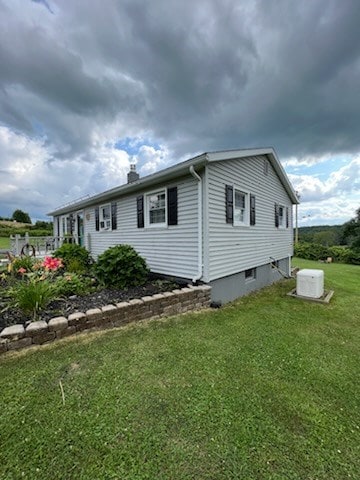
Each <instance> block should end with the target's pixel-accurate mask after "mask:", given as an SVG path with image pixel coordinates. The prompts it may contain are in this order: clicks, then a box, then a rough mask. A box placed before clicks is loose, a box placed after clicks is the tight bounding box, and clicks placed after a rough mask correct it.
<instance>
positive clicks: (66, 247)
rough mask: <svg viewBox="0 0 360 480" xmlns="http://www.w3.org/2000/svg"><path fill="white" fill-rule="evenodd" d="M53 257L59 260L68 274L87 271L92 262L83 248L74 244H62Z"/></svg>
mask: <svg viewBox="0 0 360 480" xmlns="http://www.w3.org/2000/svg"><path fill="white" fill-rule="evenodd" d="M53 256H54V257H58V258H61V259H62V261H63V264H64V266H65V269H66V270H67V271H68V272H75V273H80V272H83V271H85V270H87V269H88V268H89V266H90V264H91V262H92V259H91V256H90V254H89V252H88V251H87V250H86V248H85V247H81V246H80V245H78V244H76V243H64V244H63V245H62V246H61V247H60V248H58V249H57V250H55V252H54V253H53Z"/></svg>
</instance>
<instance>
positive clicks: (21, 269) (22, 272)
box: [18, 267, 26, 275]
mask: <svg viewBox="0 0 360 480" xmlns="http://www.w3.org/2000/svg"><path fill="white" fill-rule="evenodd" d="M18 273H21V275H24V273H26V268H24V267H20V268H19V270H18Z"/></svg>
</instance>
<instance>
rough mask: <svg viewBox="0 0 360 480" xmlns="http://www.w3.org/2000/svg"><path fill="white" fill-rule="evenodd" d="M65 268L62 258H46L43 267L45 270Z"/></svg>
mask: <svg viewBox="0 0 360 480" xmlns="http://www.w3.org/2000/svg"><path fill="white" fill-rule="evenodd" d="M62 266H63V264H62V262H61V258H53V257H45V259H44V261H43V267H44V268H45V270H53V271H55V270H57V269H58V268H61V267H62Z"/></svg>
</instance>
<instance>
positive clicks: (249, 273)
mask: <svg viewBox="0 0 360 480" xmlns="http://www.w3.org/2000/svg"><path fill="white" fill-rule="evenodd" d="M255 278H256V268H249V269H248V270H245V281H246V282H250V281H251V280H255Z"/></svg>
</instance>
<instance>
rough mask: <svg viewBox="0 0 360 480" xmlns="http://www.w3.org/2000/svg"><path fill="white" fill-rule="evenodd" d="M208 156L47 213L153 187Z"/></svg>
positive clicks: (71, 208)
mask: <svg viewBox="0 0 360 480" xmlns="http://www.w3.org/2000/svg"><path fill="white" fill-rule="evenodd" d="M207 161H208V158H207V154H205V153H203V154H201V155H199V156H197V157H194V158H191V159H189V160H186V161H185V162H182V163H179V164H176V165H173V166H171V167H168V168H166V169H165V170H161V171H160V172H156V173H152V174H151V175H147V176H146V177H142V178H140V179H139V180H136V181H135V182H132V183H126V184H123V185H120V186H117V187H115V188H112V189H110V190H107V191H106V192H102V193H99V194H97V195H93V196H92V197H90V198H87V199H86V200H82V201H80V202H74V203H71V204H68V205H66V206H64V207H62V208H58V209H56V210H53V211H52V212H49V213H48V214H47V215H49V216H55V215H62V214H64V213H68V212H73V211H74V210H79V209H82V208H85V207H89V206H92V205H94V204H98V203H99V202H106V201H109V200H112V199H114V198H118V197H119V196H122V195H127V194H129V193H133V192H136V191H138V190H141V189H143V188H144V187H151V186H152V185H155V184H157V183H159V182H166V181H169V180H171V179H173V178H176V177H178V176H179V175H181V174H186V173H187V172H188V170H189V168H190V166H191V165H193V166H194V167H199V166H203V165H205V163H207Z"/></svg>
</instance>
